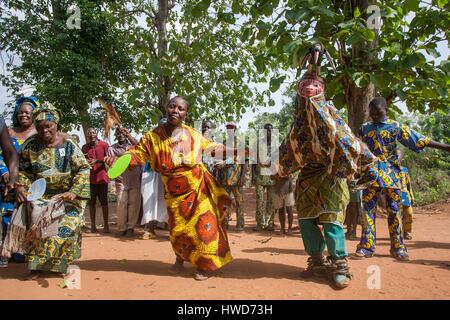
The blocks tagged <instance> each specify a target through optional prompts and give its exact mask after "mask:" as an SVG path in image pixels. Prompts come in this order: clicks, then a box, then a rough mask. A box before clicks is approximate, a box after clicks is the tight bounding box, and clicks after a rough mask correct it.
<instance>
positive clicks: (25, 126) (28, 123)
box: [0, 96, 40, 265]
mask: <svg viewBox="0 0 450 320" xmlns="http://www.w3.org/2000/svg"><path fill="white" fill-rule="evenodd" d="M39 105H40V103H39V99H38V98H37V97H34V96H30V97H21V98H19V99H17V101H16V106H15V108H14V112H13V115H12V128H9V129H7V131H8V132H9V135H10V137H11V143H12V145H13V146H14V148H15V149H16V151H17V152H18V151H19V150H20V147H21V146H22V144H23V143H24V142H25V140H27V139H28V138H29V137H31V136H32V135H34V134H36V128H35V126H34V123H33V120H32V116H33V110H34V109H35V108H36V107H38V106H39ZM0 175H1V180H0V210H1V216H2V223H0V224H1V225H2V226H1V228H0V229H2V230H0V233H3V238H4V237H6V230H7V227H8V225H9V222H10V221H11V215H12V213H13V211H14V202H15V198H16V195H15V192H14V190H12V191H11V192H9V193H8V194H6V195H5V194H4V193H5V192H4V190H5V187H6V184H7V183H8V181H9V179H10V173H9V170H8V167H7V166H6V164H5V163H4V161H3V154H2V153H0ZM13 260H14V261H15V262H17V263H22V262H25V256H24V255H21V254H18V253H14V254H13ZM6 263H7V261H5V260H4V259H3V265H5V264H6Z"/></svg>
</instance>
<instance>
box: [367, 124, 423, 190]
mask: <svg viewBox="0 0 450 320" xmlns="http://www.w3.org/2000/svg"><path fill="white" fill-rule="evenodd" d="M359 137H360V138H361V140H362V141H363V142H365V143H366V144H367V146H368V147H369V149H370V151H372V153H373V154H374V155H375V156H376V157H377V158H378V160H379V161H378V175H379V176H378V179H377V181H376V182H375V183H374V185H373V186H374V187H380V188H393V189H402V184H401V166H400V162H399V159H398V154H397V142H400V143H401V144H403V145H404V146H405V147H407V148H408V149H411V150H412V151H415V152H417V153H419V152H421V151H422V150H423V148H425V147H426V146H427V145H428V143H429V142H430V139H429V138H427V137H425V136H423V135H422V134H420V133H418V132H416V131H414V130H412V129H410V128H409V127H408V126H406V125H404V124H401V123H399V122H398V121H395V120H391V119H388V118H386V119H385V120H384V121H382V122H377V123H375V122H367V123H365V124H363V125H362V127H361V129H360V130H359Z"/></svg>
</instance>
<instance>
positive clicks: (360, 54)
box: [346, 0, 379, 133]
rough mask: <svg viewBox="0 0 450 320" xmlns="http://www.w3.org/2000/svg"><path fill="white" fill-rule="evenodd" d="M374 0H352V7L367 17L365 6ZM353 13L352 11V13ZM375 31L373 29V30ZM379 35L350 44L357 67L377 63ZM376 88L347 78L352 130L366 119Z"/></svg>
mask: <svg viewBox="0 0 450 320" xmlns="http://www.w3.org/2000/svg"><path fill="white" fill-rule="evenodd" d="M376 2H377V1H376V0H353V1H352V4H353V8H355V7H356V6H357V7H358V8H359V11H360V12H361V13H362V14H361V16H362V17H363V19H366V20H367V18H368V15H367V7H368V6H369V5H372V4H376ZM352 14H353V13H352ZM374 31H375V30H374ZM378 43H379V35H378V33H377V35H376V38H375V40H374V41H372V42H368V43H360V44H355V45H353V46H352V57H351V58H352V62H354V63H356V64H358V66H357V69H360V70H364V71H366V72H371V71H372V70H373V67H374V66H375V65H376V63H377V59H378V57H377V50H376V49H377V48H378ZM375 94H376V88H375V86H374V84H373V83H369V84H368V85H367V86H366V87H363V88H358V87H357V86H356V84H355V83H354V82H353V81H351V80H349V79H348V80H347V92H346V100H347V104H348V124H349V126H350V128H352V130H353V132H355V133H356V132H358V130H359V128H360V127H361V125H362V124H363V123H364V122H365V121H367V119H368V115H369V112H368V109H369V103H370V101H371V100H372V99H373V98H374V97H375Z"/></svg>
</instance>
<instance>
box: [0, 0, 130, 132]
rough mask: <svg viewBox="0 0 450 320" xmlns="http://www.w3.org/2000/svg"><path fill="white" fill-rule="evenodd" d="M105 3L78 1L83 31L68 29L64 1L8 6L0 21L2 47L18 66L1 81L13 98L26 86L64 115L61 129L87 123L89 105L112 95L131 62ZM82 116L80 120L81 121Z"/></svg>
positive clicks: (14, 1) (16, 1)
mask: <svg viewBox="0 0 450 320" xmlns="http://www.w3.org/2000/svg"><path fill="white" fill-rule="evenodd" d="M108 3H109V1H93V0H79V1H76V4H77V5H78V7H79V8H80V10H81V29H70V28H68V27H67V25H66V22H67V20H68V19H69V17H70V15H71V14H72V13H71V12H70V11H69V13H67V9H68V8H69V5H70V4H71V3H69V2H68V1H53V2H52V4H51V10H49V3H48V1H44V0H35V1H21V0H7V1H4V6H5V7H6V8H8V9H9V10H18V11H20V12H21V14H23V19H19V18H18V17H17V16H16V14H17V13H14V12H8V13H7V14H5V15H4V17H3V18H2V20H0V34H1V35H2V37H1V38H0V46H1V47H2V48H4V50H6V52H8V53H9V54H11V55H15V56H18V57H19V58H20V62H19V63H16V64H8V65H7V68H8V71H9V74H7V75H2V76H1V80H2V82H3V84H4V85H6V86H8V87H9V88H10V89H12V91H13V92H14V93H16V94H17V93H18V92H19V91H20V89H21V88H22V87H23V86H24V85H26V86H33V87H35V94H36V95H37V96H39V97H40V98H41V99H43V100H44V99H45V100H49V101H51V102H52V103H54V104H55V105H56V106H57V107H58V108H60V109H61V110H62V111H63V115H64V117H63V120H62V124H63V126H65V127H66V128H71V127H73V125H75V124H82V123H83V124H85V123H86V122H87V121H88V114H87V110H88V105H89V104H90V103H91V102H92V101H93V100H94V99H96V98H98V97H100V96H101V95H105V96H107V97H111V96H113V95H115V93H116V90H117V87H118V85H119V83H120V82H121V81H123V80H124V79H126V78H128V77H129V75H130V72H131V67H132V61H131V58H130V57H129V55H128V52H127V45H126V39H127V36H126V33H125V32H124V30H122V29H120V28H118V27H117V24H116V23H117V20H116V18H115V17H114V13H112V12H110V11H108V10H105V8H108ZM83 115H84V117H83Z"/></svg>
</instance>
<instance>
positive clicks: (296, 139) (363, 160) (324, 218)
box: [278, 60, 377, 289]
mask: <svg viewBox="0 0 450 320" xmlns="http://www.w3.org/2000/svg"><path fill="white" fill-rule="evenodd" d="M319 61H320V60H319ZM308 67H309V68H308V71H307V72H306V73H305V74H304V75H303V77H302V79H301V80H300V82H299V85H298V88H297V96H298V99H297V106H296V107H297V108H296V115H295V119H294V123H293V125H292V127H291V129H290V131H289V134H288V136H287V137H286V138H285V140H284V141H283V142H282V144H281V146H280V147H279V159H278V175H280V176H287V175H289V174H291V173H293V172H296V171H298V170H299V174H298V178H297V185H296V204H297V214H298V218H299V225H300V230H301V233H302V240H303V243H304V246H305V250H306V252H307V253H308V255H309V256H310V257H309V258H308V262H307V263H308V267H307V269H306V270H305V271H303V272H302V276H303V277H305V278H307V277H326V278H328V279H329V280H330V282H331V285H332V286H333V287H335V288H338V289H342V288H345V287H347V286H348V285H349V284H350V280H351V278H352V275H351V273H350V269H349V266H348V261H347V256H348V252H347V247H346V243H345V233H344V228H343V223H344V218H345V209H346V206H347V204H348V201H349V191H348V186H347V179H349V180H355V179H357V183H358V185H361V186H362V185H365V184H370V183H373V181H374V180H375V179H376V178H377V170H376V161H377V159H376V157H375V156H374V155H373V154H372V153H371V152H370V151H369V149H368V148H367V146H365V145H364V144H363V143H362V142H361V141H360V140H359V139H358V138H357V137H356V136H355V135H354V134H353V133H352V131H351V129H350V127H349V126H348V125H347V124H346V123H345V122H344V121H343V120H342V119H341V117H340V116H339V114H338V113H337V110H336V109H335V107H334V106H333V104H332V103H331V102H330V101H327V100H326V99H325V95H324V87H325V86H324V82H323V79H322V78H321V77H320V73H319V72H320V66H319V65H318V66H317V68H316V72H314V71H313V70H312V63H311V62H310V65H309V66H308ZM319 225H322V227H323V234H322V231H321V229H320V227H319ZM325 247H327V251H328V254H329V256H328V257H327V259H326V260H325V258H324V256H323V253H324V250H325Z"/></svg>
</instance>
